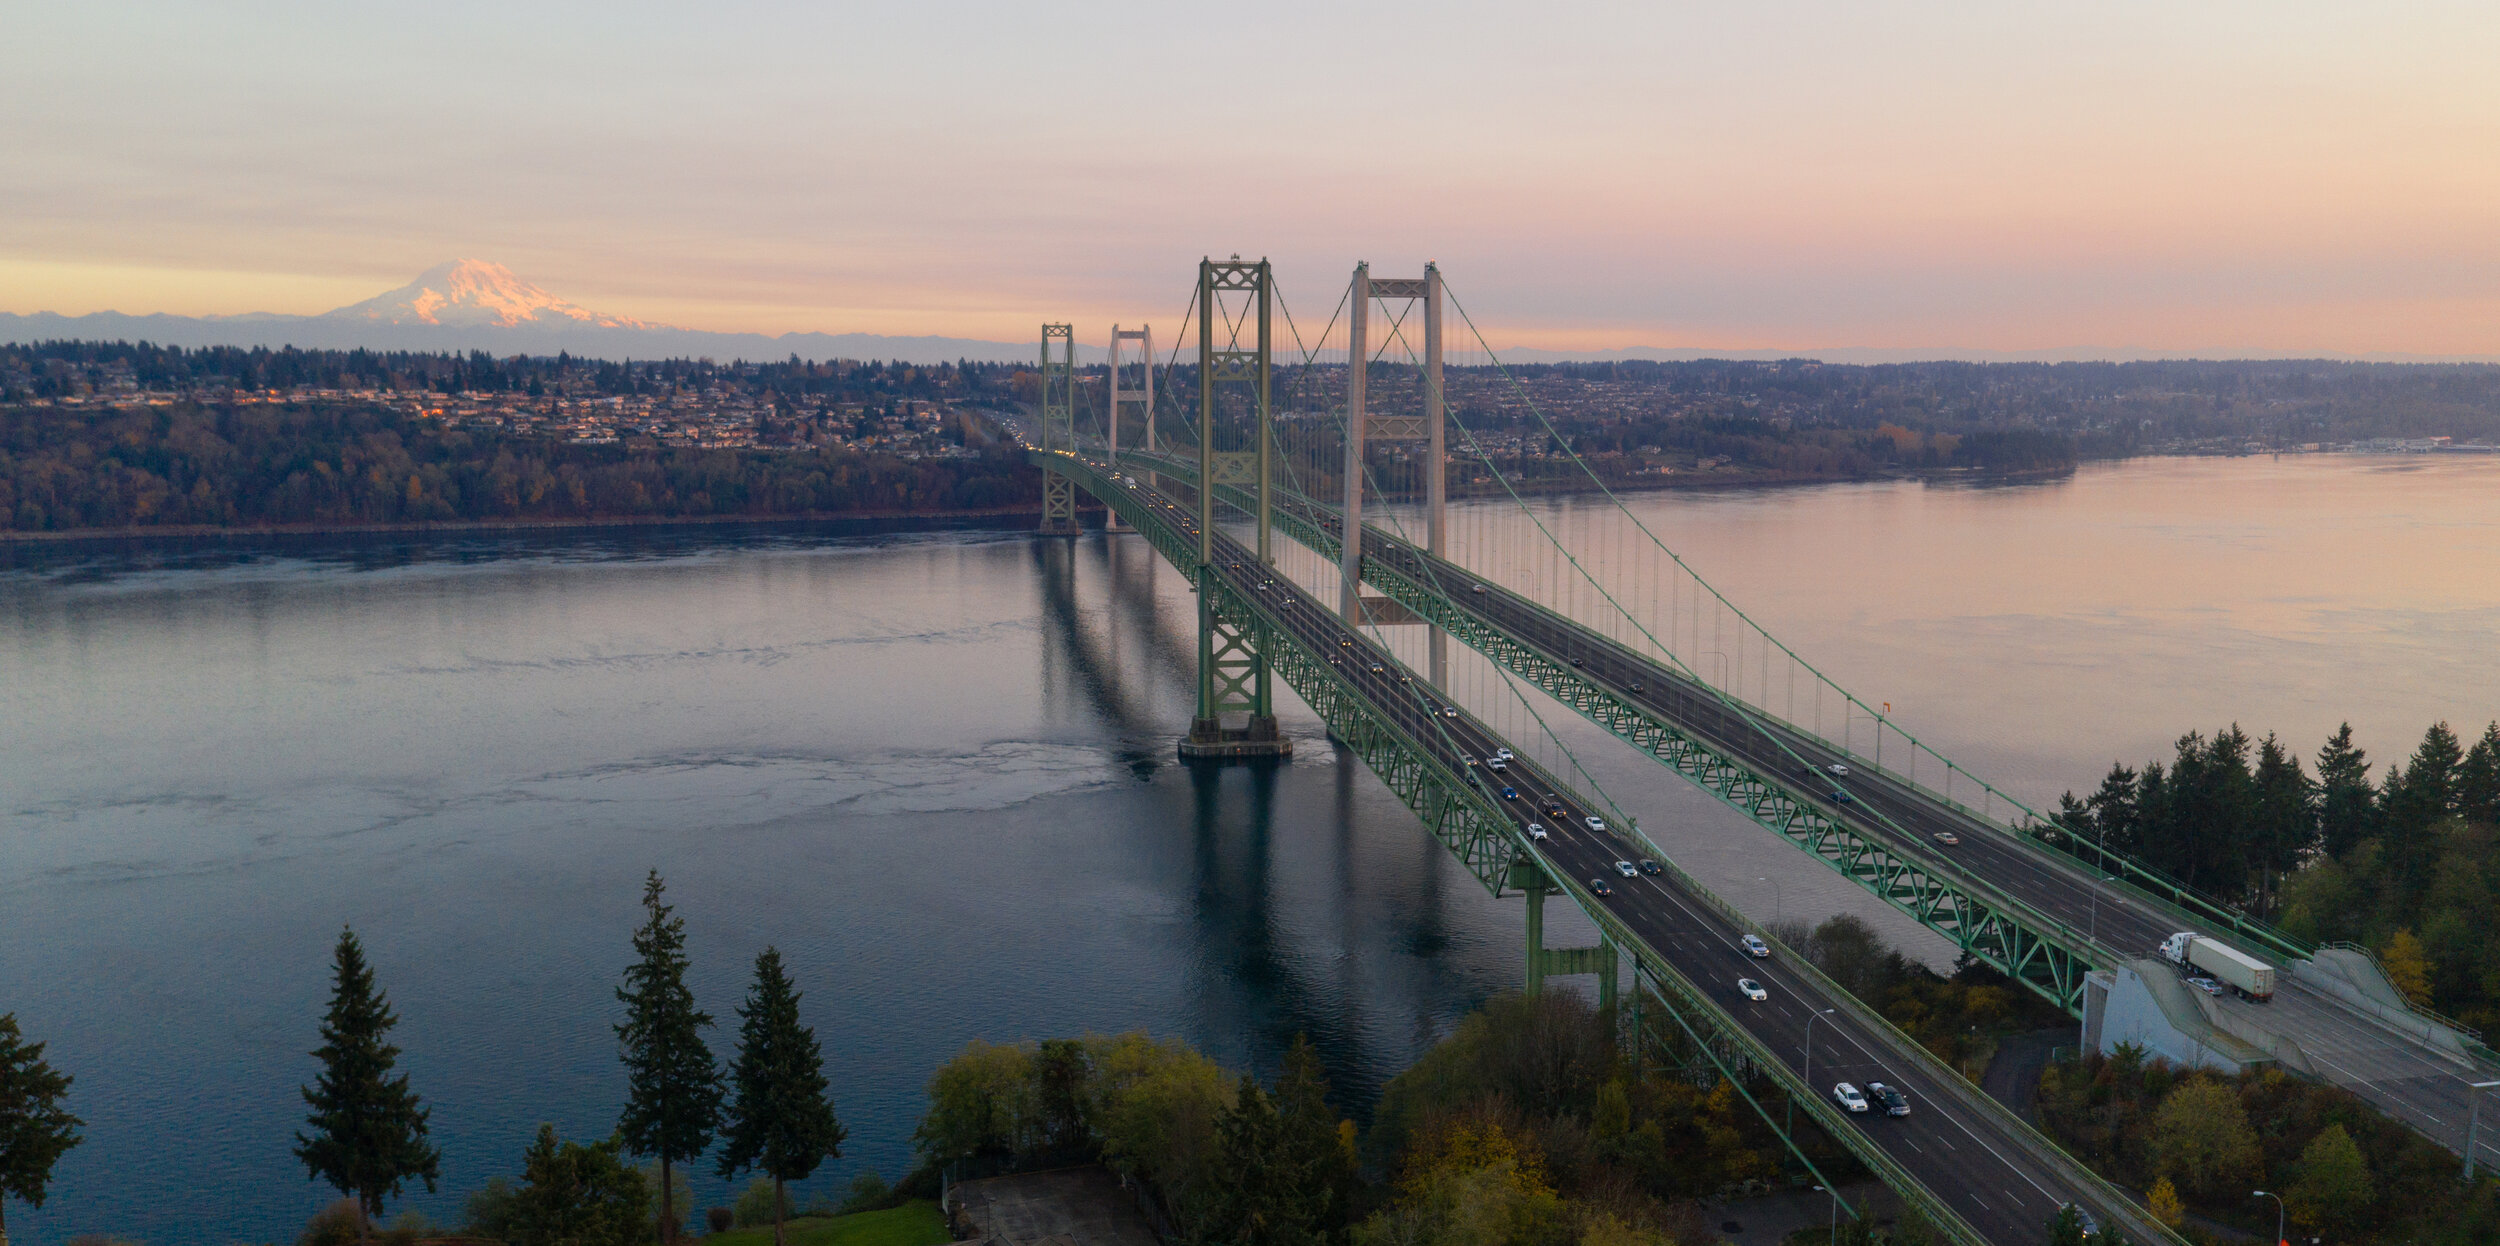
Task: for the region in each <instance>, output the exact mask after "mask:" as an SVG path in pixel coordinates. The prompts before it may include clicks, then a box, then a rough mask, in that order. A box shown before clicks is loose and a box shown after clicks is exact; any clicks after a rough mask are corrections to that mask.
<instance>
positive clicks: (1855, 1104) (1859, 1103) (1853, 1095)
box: [1832, 1082, 1867, 1112]
mask: <svg viewBox="0 0 2500 1246" xmlns="http://www.w3.org/2000/svg"><path fill="white" fill-rule="evenodd" d="M1832 1102H1834V1103H1837V1104H1839V1105H1840V1106H1842V1107H1844V1108H1847V1109H1849V1110H1850V1111H1851V1112H1864V1111H1866V1110H1867V1102H1866V1096H1865V1095H1862V1094H1859V1093H1858V1088H1857V1087H1855V1086H1852V1085H1850V1084H1849V1083H1847V1082H1842V1083H1840V1084H1838V1085H1836V1086H1834V1087H1832Z"/></svg>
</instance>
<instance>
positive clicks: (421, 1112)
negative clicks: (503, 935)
mask: <svg viewBox="0 0 2500 1246" xmlns="http://www.w3.org/2000/svg"><path fill="white" fill-rule="evenodd" d="M334 968H335V977H334V979H333V982H332V986H331V990H330V1011H329V1015H327V1016H325V1017H323V1018H322V1021H321V1046H320V1047H319V1048H317V1049H316V1050H314V1052H313V1053H312V1054H313V1057H314V1058H315V1059H318V1060H320V1061H321V1073H320V1075H319V1076H317V1077H315V1078H314V1079H313V1084H312V1085H310V1086H306V1087H304V1088H303V1090H304V1102H305V1103H306V1104H308V1105H310V1106H311V1107H312V1115H311V1116H309V1117H306V1118H305V1123H306V1124H308V1125H311V1126H312V1128H313V1132H312V1136H310V1137H306V1136H305V1135H303V1134H301V1133H298V1134H296V1135H295V1158H297V1159H300V1160H302V1161H304V1167H305V1169H306V1170H307V1171H309V1172H310V1174H311V1175H312V1177H313V1179H315V1180H318V1181H326V1182H328V1183H329V1184H330V1185H331V1186H332V1187H333V1188H335V1189H336V1190H338V1192H339V1193H341V1194H344V1195H347V1196H350V1197H352V1198H354V1199H355V1200H356V1208H357V1211H358V1213H359V1215H358V1218H357V1234H358V1236H359V1237H360V1238H369V1237H370V1236H371V1234H372V1228H373V1218H374V1217H375V1216H378V1215H381V1214H382V1201H383V1200H384V1199H386V1198H391V1197H396V1196H397V1195H398V1194H399V1190H400V1187H401V1186H402V1185H403V1184H405V1183H406V1182H407V1181H408V1179H409V1178H412V1177H414V1178H420V1179H422V1180H423V1181H424V1182H425V1189H426V1192H427V1193H429V1194H431V1193H433V1192H434V1183H435V1181H436V1179H437V1178H438V1177H439V1176H440V1175H441V1174H440V1172H439V1169H440V1167H441V1163H442V1152H441V1151H439V1150H437V1149H436V1148H434V1147H432V1146H429V1145H427V1144H426V1133H425V1123H426V1117H427V1116H428V1115H430V1110H429V1109H427V1108H425V1107H423V1106H420V1102H419V1100H418V1098H417V1095H416V1092H415V1091H412V1090H410V1089H409V1088H408V1075H407V1074H405V1073H402V1074H400V1075H398V1076H396V1077H394V1076H392V1075H391V1072H392V1069H393V1068H394V1067H395V1066H396V1065H397V1064H398V1062H399V1048H397V1047H394V1046H392V1045H390V1044H389V1043H388V1042H386V1041H384V1036H385V1035H387V1034H389V1033H390V1031H391V1027H393V1026H395V1025H398V1024H399V1018H398V1017H396V1016H393V1015H392V1014H391V1005H390V1000H389V999H387V998H385V997H384V996H383V994H382V992H381V990H380V989H379V988H378V987H376V986H375V985H374V982H373V970H372V968H371V967H370V966H368V965H367V964H366V963H365V949H364V945H363V944H361V943H359V942H357V940H356V932H355V931H354V930H351V929H341V930H340V931H339V943H338V950H337V953H336V957H335V964H334Z"/></svg>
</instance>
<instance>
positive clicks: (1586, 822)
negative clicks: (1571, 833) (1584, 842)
mask: <svg viewBox="0 0 2500 1246" xmlns="http://www.w3.org/2000/svg"><path fill="white" fill-rule="evenodd" d="M1580 823H1581V825H1583V826H1586V827H1587V828H1589V829H1590V830H1592V831H1595V832H1597V833H1598V834H1600V835H1603V834H1605V833H1606V819H1604V818H1601V817H1598V816H1597V815H1596V814H1593V813H1592V814H1590V815H1589V816H1587V817H1585V818H1582V819H1580Z"/></svg>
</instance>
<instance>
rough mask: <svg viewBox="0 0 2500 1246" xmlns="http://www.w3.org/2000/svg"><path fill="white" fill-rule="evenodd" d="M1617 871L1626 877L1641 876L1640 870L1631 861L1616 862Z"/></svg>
mask: <svg viewBox="0 0 2500 1246" xmlns="http://www.w3.org/2000/svg"><path fill="white" fill-rule="evenodd" d="M1615 873H1617V874H1621V875H1623V876H1624V877H1625V878H1638V877H1640V876H1641V872H1640V870H1639V869H1638V868H1636V867H1634V866H1633V864H1632V863H1631V862H1629V861H1617V862H1615Z"/></svg>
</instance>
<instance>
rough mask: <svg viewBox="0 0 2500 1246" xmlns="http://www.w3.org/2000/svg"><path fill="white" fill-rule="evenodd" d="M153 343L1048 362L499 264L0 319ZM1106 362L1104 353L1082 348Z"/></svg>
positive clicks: (15, 325)
mask: <svg viewBox="0 0 2500 1246" xmlns="http://www.w3.org/2000/svg"><path fill="white" fill-rule="evenodd" d="M53 339H75V340H81V341H115V340H122V341H149V342H155V343H157V344H159V345H163V346H180V347H184V348H186V349H189V348H196V347H201V346H242V347H253V346H264V347H268V348H270V349H273V350H275V349H278V348H281V347H286V346H296V347H302V348H305V349H326V350H354V349H357V348H360V347H361V348H363V349H367V350H412V351H465V350H483V351H489V352H491V353H494V354H497V355H553V354H558V353H563V352H570V353H572V354H575V355H582V356H587V357H589V358H593V359H663V358H672V357H684V358H701V357H705V356H709V357H711V358H713V359H721V360H728V359H748V360H762V359H787V358H789V357H790V356H792V355H797V356H799V357H800V358H802V359H879V360H885V361H888V362H895V363H952V362H954V361H956V360H958V359H971V360H976V361H979V362H983V363H1022V362H1026V361H1030V360H1033V359H1036V358H1037V357H1038V356H1039V355H1040V353H1041V344H1040V334H1039V333H1038V331H1037V332H1036V334H1035V340H1034V341H1032V342H1027V343H1018V342H990V341H982V340H980V339H976V338H960V337H935V336H924V337H896V336H888V335H886V334H881V333H783V334H777V335H776V334H765V333H712V332H707V331H705V330H701V329H681V328H677V327H676V326H674V325H663V324H652V323H650V322H648V321H642V320H635V319H632V318H630V317H626V316H612V315H608V314H605V313H602V312H595V311H592V310H590V309H588V308H585V307H581V306H579V305H577V304H574V303H570V302H567V301H566V300H564V299H561V298H558V297H556V296H555V295H553V294H550V293H548V292H547V291H546V290H544V289H541V288H540V287H538V286H537V285H535V284H532V283H531V282H528V281H524V280H522V279H521V278H519V277H516V276H514V275H513V273H512V271H511V270H510V269H507V268H505V267H504V266H503V265H501V264H493V263H488V262H486V261H484V260H468V259H463V260H454V261H452V262H450V263H447V264H437V265H435V266H434V267H432V268H429V269H427V270H425V271H424V272H423V273H420V274H418V276H417V279H416V280H414V281H411V282H409V283H408V284H407V285H404V286H401V287H399V288H398V289H396V290H390V291H386V292H384V293H382V294H378V295H375V296H374V297H372V298H369V299H366V300H364V301H363V302H360V303H350V304H348V305H347V306H345V307H341V308H336V309H334V310H331V311H327V312H324V313H322V314H320V315H318V316H289V315H278V314H273V313H269V312H251V313H246V314H243V315H236V316H173V315H166V314H163V313H156V314H151V315H143V316H134V315H129V314H126V313H123V312H109V311H108V312H91V313H89V314H87V315H83V316H64V315H61V314H59V313H58V312H35V313H32V314H29V315H17V314H14V313H8V312H0V342H38V341H46V340H53ZM1077 356H1078V358H1079V359H1080V360H1086V359H1088V358H1089V357H1090V359H1091V360H1093V361H1099V360H1100V358H1101V356H1102V351H1101V349H1100V348H1099V347H1096V348H1092V349H1088V348H1085V347H1079V348H1078V351H1077Z"/></svg>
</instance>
